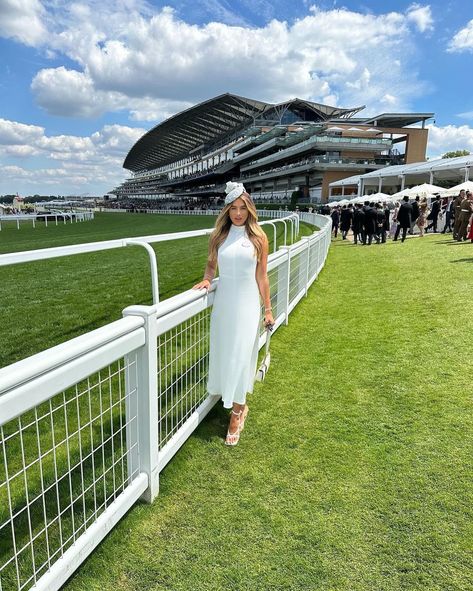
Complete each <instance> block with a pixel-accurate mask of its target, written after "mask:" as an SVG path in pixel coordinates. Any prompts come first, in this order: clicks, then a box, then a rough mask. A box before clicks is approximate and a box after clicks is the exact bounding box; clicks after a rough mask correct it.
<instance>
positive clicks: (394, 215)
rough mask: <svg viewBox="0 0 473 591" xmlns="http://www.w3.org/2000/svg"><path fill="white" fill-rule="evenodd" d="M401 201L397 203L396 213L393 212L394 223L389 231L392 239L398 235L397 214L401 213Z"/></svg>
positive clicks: (395, 205)
mask: <svg viewBox="0 0 473 591" xmlns="http://www.w3.org/2000/svg"><path fill="white" fill-rule="evenodd" d="M399 207H400V205H399V201H396V203H395V204H394V211H393V217H392V221H391V227H390V229H389V235H390V236H391V238H394V235H395V234H396V230H397V214H398V212H399Z"/></svg>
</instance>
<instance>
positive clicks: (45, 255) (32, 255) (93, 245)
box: [0, 211, 300, 591]
mask: <svg viewBox="0 0 473 591" xmlns="http://www.w3.org/2000/svg"><path fill="white" fill-rule="evenodd" d="M278 214H279V215H281V214H282V215H284V216H285V217H278ZM266 217H271V218H272V219H273V221H262V222H259V223H260V225H265V224H267V225H270V226H271V227H272V228H273V245H274V250H276V246H277V230H276V223H277V222H279V223H281V224H283V225H284V245H286V244H287V241H288V227H289V224H290V231H291V242H294V240H295V238H296V237H297V236H298V235H299V221H300V220H299V216H298V215H297V214H295V213H291V214H289V215H287V212H281V211H273V212H271V215H268V216H266ZM212 231H213V228H207V229H205V230H190V231H188V232H173V233H170V234H156V235H153V236H135V237H132V238H120V239H115V240H104V241H99V242H87V243H83V244H74V245H69V246H56V247H53V248H41V249H38V250H26V251H22V252H11V253H6V254H2V255H0V267H2V266H7V265H15V264H18V263H30V262H33V261H44V260H46V259H51V258H56V257H65V256H72V255H76V254H85V253H90V252H97V251H102V250H111V249H115V248H123V247H127V246H140V247H142V248H144V249H145V250H146V251H147V253H148V257H149V261H150V270H151V288H152V293H153V304H157V303H158V302H159V279H158V261H157V258H156V253H155V251H154V250H153V249H152V247H151V246H150V245H151V244H153V243H155V242H167V241H169V240H182V239H183V238H195V237H197V236H206V235H208V234H210V233H211V232H212ZM0 591H1V589H0Z"/></svg>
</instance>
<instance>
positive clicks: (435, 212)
mask: <svg viewBox="0 0 473 591" xmlns="http://www.w3.org/2000/svg"><path fill="white" fill-rule="evenodd" d="M440 206H441V203H440V195H437V196H436V197H435V199H434V201H433V202H432V207H431V208H430V213H429V215H428V216H427V219H428V220H430V224H429V225H428V226H426V227H425V231H426V232H428V231H429V230H430V229H433V231H434V233H435V232H437V223H438V219H439V213H440Z"/></svg>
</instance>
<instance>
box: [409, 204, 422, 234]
mask: <svg viewBox="0 0 473 591" xmlns="http://www.w3.org/2000/svg"><path fill="white" fill-rule="evenodd" d="M419 202H420V197H419V195H416V198H415V199H414V201H413V202H412V220H411V227H410V228H409V234H411V235H412V234H414V226H415V225H416V222H417V218H418V217H419Z"/></svg>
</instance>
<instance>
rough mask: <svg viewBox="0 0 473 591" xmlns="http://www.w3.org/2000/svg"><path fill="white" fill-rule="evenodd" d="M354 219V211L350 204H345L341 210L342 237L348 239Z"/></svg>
mask: <svg viewBox="0 0 473 591" xmlns="http://www.w3.org/2000/svg"><path fill="white" fill-rule="evenodd" d="M352 220H353V212H352V209H351V207H350V206H346V205H344V206H343V207H342V211H341V212H340V230H341V232H342V239H343V240H346V239H347V234H348V230H349V229H350V226H351V223H352Z"/></svg>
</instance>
